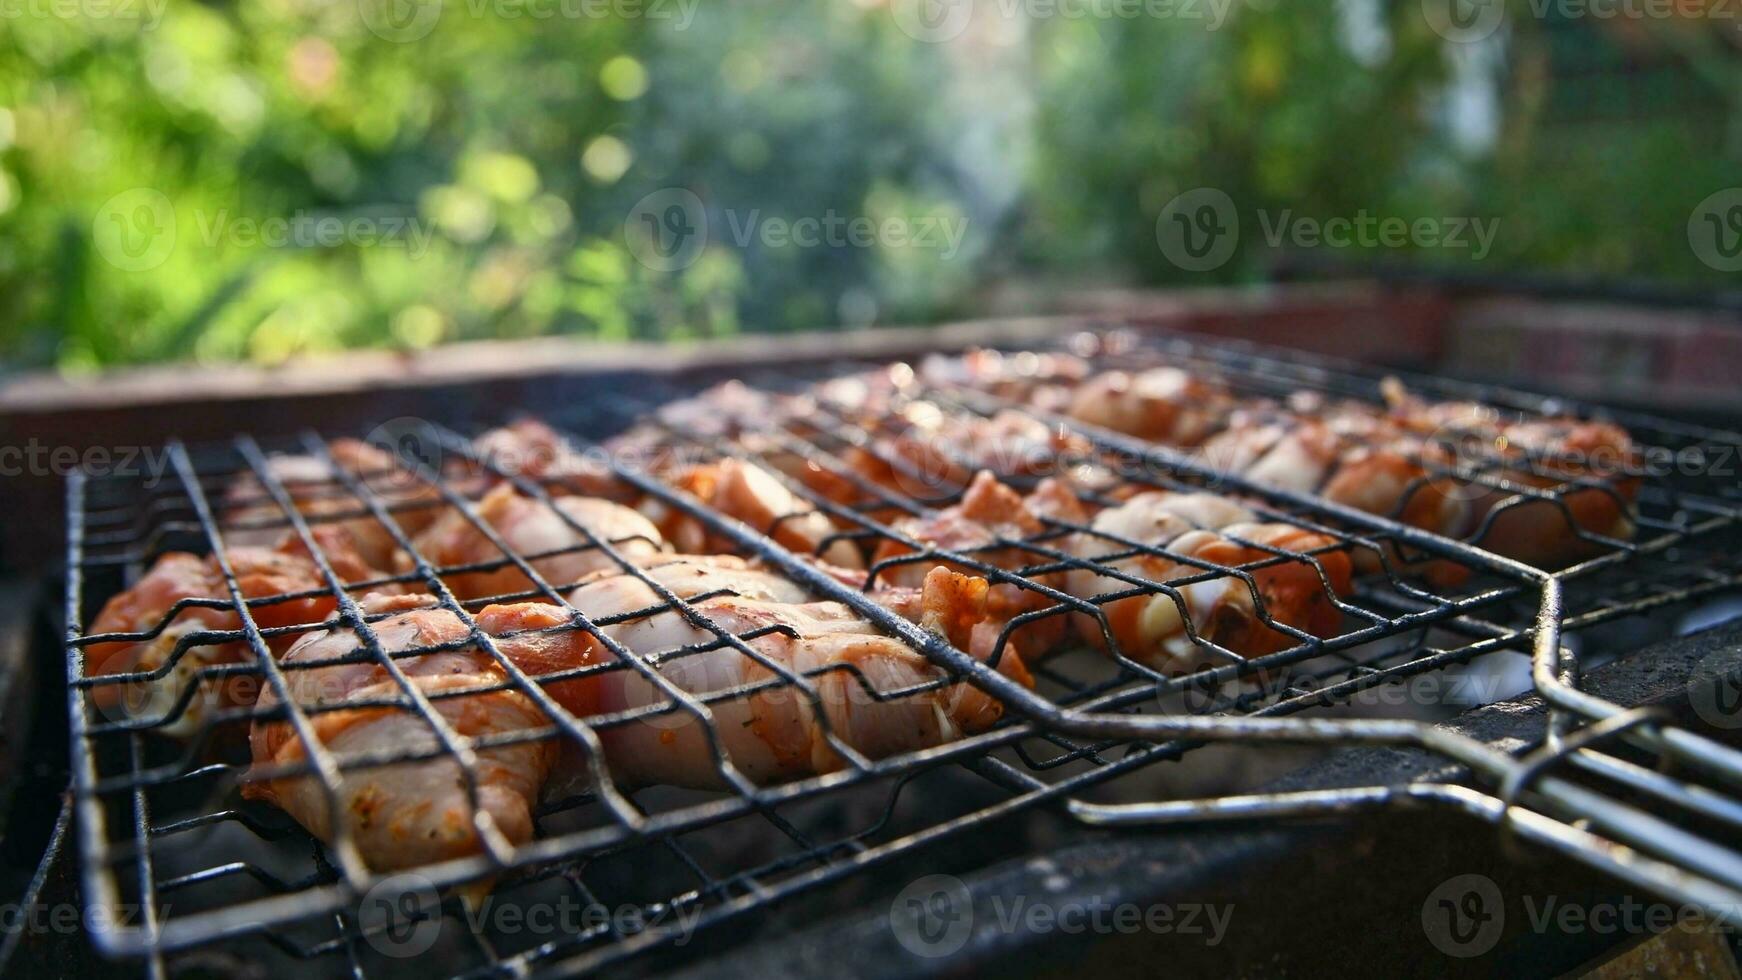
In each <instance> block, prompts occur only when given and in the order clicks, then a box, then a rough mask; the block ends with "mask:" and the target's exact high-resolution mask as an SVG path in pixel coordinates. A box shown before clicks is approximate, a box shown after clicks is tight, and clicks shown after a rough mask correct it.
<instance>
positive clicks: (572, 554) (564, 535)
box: [395, 484, 665, 599]
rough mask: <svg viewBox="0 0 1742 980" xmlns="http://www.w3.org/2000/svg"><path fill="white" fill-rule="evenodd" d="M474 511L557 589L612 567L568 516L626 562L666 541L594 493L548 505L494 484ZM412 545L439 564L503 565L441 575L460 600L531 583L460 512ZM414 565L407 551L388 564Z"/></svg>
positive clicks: (517, 589) (658, 548)
mask: <svg viewBox="0 0 1742 980" xmlns="http://www.w3.org/2000/svg"><path fill="white" fill-rule="evenodd" d="M476 510H477V516H478V518H479V519H480V520H482V521H483V522H484V523H485V524H487V525H488V526H489V527H490V528H491V529H492V530H494V531H495V532H496V534H497V535H499V536H500V537H501V538H502V540H503V542H504V543H506V544H507V545H508V547H509V548H510V549H512V550H513V552H514V553H515V554H516V555H519V556H520V557H522V558H526V559H529V561H530V564H531V565H532V567H533V569H534V570H535V571H537V572H538V573H539V575H541V576H543V578H544V580H545V581H546V582H549V583H550V584H551V586H552V587H554V588H559V589H560V588H567V587H569V586H570V585H572V584H573V583H575V582H578V581H580V580H581V579H582V578H584V577H585V576H587V575H589V574H592V573H593V572H597V571H601V570H604V569H612V570H615V569H617V568H618V565H617V563H616V562H615V561H614V560H613V559H612V558H611V556H610V555H609V554H607V553H606V551H605V550H604V549H603V548H600V547H595V546H593V545H592V544H591V542H589V541H588V539H587V536H586V534H583V533H582V532H581V531H580V530H578V529H577V528H576V527H574V526H573V525H571V524H570V523H569V522H570V521H573V522H574V524H578V525H580V527H581V528H585V529H586V531H587V532H588V533H590V534H591V535H592V536H593V538H594V540H596V541H599V542H605V543H609V544H610V545H612V547H614V548H616V549H617V551H618V552H620V553H621V554H622V555H623V557H624V558H626V559H628V560H630V561H641V560H645V559H647V558H651V557H653V556H655V555H658V554H659V553H660V551H661V550H663V548H664V544H665V538H664V537H663V536H662V535H661V534H660V533H659V529H658V528H656V527H654V526H653V524H652V523H650V522H649V521H648V520H647V518H645V517H643V516H642V515H641V514H639V513H637V512H636V511H635V510H633V509H631V508H629V507H625V506H623V505H622V504H616V503H612V502H611V501H608V500H601V499H599V498H597V497H558V498H556V499H555V500H554V501H552V502H551V503H548V504H547V503H545V502H544V501H542V500H535V499H533V498H531V497H526V496H522V495H521V494H519V493H518V492H516V491H515V489H514V488H513V487H511V486H509V485H507V484H501V485H498V486H497V487H495V488H494V489H492V490H491V491H490V492H489V493H487V494H485V495H484V498H483V499H482V500H480V501H478V504H477V507H476ZM559 512H560V513H559ZM565 517H566V518H567V519H566V520H565ZM412 544H413V546H414V547H415V548H416V549H417V551H418V553H419V554H421V555H422V556H423V557H424V558H425V559H427V560H428V561H430V562H431V563H433V564H435V565H436V566H437V567H438V569H439V568H454V567H459V566H465V565H473V564H479V563H487V562H500V563H502V564H501V565H500V567H497V568H491V569H486V570H480V571H468V572H453V573H448V574H444V575H443V581H444V582H446V583H447V586H448V588H450V589H452V590H453V592H454V594H455V595H457V596H459V597H460V598H462V599H477V598H483V597H486V596H500V595H509V594H513V593H520V592H529V591H532V589H533V583H532V580H531V579H529V578H528V577H527V576H526V575H525V574H524V573H523V572H521V570H520V568H519V567H518V566H516V565H515V564H513V563H512V562H510V561H509V560H508V556H507V555H505V554H503V553H502V551H501V549H499V548H497V547H496V545H495V544H494V543H492V542H491V541H490V539H489V538H488V537H486V536H485V534H484V532H483V530H482V529H481V528H479V527H478V525H477V524H475V523H473V521H472V519H471V518H470V517H468V516H467V515H466V514H465V513H463V512H461V511H458V510H454V511H449V512H448V513H445V514H443V515H442V516H441V518H440V519H439V520H437V521H436V522H435V523H434V524H433V525H431V526H430V527H429V528H428V529H427V530H425V531H424V532H423V533H422V534H420V535H418V536H417V538H416V540H414V541H413V542H412ZM553 552H556V553H555V554H553ZM414 564H415V563H414V561H413V560H412V557H411V556H410V555H408V554H404V553H401V554H399V555H397V556H396V557H395V566H396V567H397V568H398V569H399V570H401V571H408V570H410V569H411V568H412V567H414Z"/></svg>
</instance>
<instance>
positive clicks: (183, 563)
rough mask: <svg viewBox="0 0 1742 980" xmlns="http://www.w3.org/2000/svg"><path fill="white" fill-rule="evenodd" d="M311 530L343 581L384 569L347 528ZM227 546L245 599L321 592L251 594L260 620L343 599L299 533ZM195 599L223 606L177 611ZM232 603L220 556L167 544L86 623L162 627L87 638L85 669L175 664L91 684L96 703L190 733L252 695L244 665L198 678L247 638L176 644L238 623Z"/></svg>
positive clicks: (253, 683)
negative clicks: (140, 676) (223, 675)
mask: <svg viewBox="0 0 1742 980" xmlns="http://www.w3.org/2000/svg"><path fill="white" fill-rule="evenodd" d="M313 537H314V538H315V544H316V545H317V547H319V548H320V550H321V552H322V554H323V555H324V556H325V557H326V559H327V561H328V562H329V564H330V566H331V567H332V569H333V571H334V572H335V574H337V575H338V577H339V579H340V581H342V582H348V583H349V582H365V581H369V580H371V579H375V578H379V577H382V573H380V572H377V571H375V570H374V569H372V568H370V567H369V566H368V565H367V564H366V563H365V562H364V561H363V560H362V558H361V557H359V556H358V555H357V554H356V552H355V550H354V549H353V548H352V544H353V541H352V538H351V536H350V535H348V534H347V533H345V532H344V531H343V530H342V529H340V528H338V527H335V526H332V525H322V526H319V527H316V528H314V529H313ZM226 555H227V556H228V558H229V561H230V567H231V569H232V570H233V571H234V572H235V575H236V584H237V586H238V588H239V589H240V590H241V593H242V596H243V598H245V599H248V600H270V599H274V598H275V597H278V596H290V595H298V594H299V593H316V594H313V595H301V596H299V597H298V598H293V599H283V600H279V601H266V602H250V605H249V614H250V615H251V616H252V617H253V619H254V621H255V623H256V624H257V625H258V626H260V627H261V628H262V629H271V628H275V627H294V626H300V625H308V624H313V623H319V622H321V621H322V620H323V619H325V618H326V617H327V614H329V613H331V612H332V611H333V609H334V608H335V607H336V606H337V605H338V602H337V600H336V599H335V598H334V597H333V596H332V595H331V594H330V593H327V592H325V591H324V590H326V587H327V583H326V579H325V578H324V577H323V576H322V575H321V572H320V569H319V568H318V567H317V566H316V564H315V562H314V561H313V560H311V559H310V557H309V555H308V552H307V550H306V549H305V548H303V546H302V542H301V541H300V540H299V539H292V540H290V541H287V542H285V543H284V544H282V545H281V546H280V547H279V548H276V549H268V548H254V547H235V548H228V549H226ZM381 588H382V590H383V591H389V592H390V591H394V590H396V588H397V587H396V586H385V585H384V586H381ZM189 599H211V600H219V601H221V602H223V603H224V605H223V606H222V607H219V608H214V607H212V606H209V605H189V606H184V607H183V608H182V609H181V610H180V611H177V612H175V613H174V614H173V617H172V616H171V611H172V610H173V609H174V607H175V605H176V604H177V603H178V602H182V601H184V600H189ZM230 602H231V596H230V590H229V587H228V586H227V585H226V584H225V581H224V574H223V570H222V569H221V568H220V566H219V564H218V561H217V559H216V558H214V557H210V556H208V557H200V556H198V555H192V554H188V553H186V552H170V553H169V554H166V555H164V556H162V557H161V558H159V559H158V560H157V562H156V564H154V565H153V566H152V567H151V570H150V571H149V572H147V573H146V574H145V575H144V577H142V578H141V579H140V580H139V581H138V582H136V583H134V585H133V586H132V587H131V588H129V589H127V590H126V591H124V592H121V593H120V594H119V595H116V596H115V597H113V598H111V599H110V600H109V601H108V603H106V604H105V605H104V606H103V609H102V611H100V612H99V613H98V614H97V617H96V619H95V620H93V621H92V623H91V627H90V629H89V630H88V631H87V633H88V634H90V635H94V634H98V633H144V632H149V631H152V630H156V631H157V633H156V635H155V636H151V637H147V638H145V639H141V640H115V641H110V642H106V643H94V644H91V645H90V646H89V647H87V648H86V650H85V674H86V676H89V677H101V676H110V675H115V674H134V673H151V672H154V671H157V670H160V669H163V668H164V667H165V665H166V664H171V662H172V660H173V664H172V665H171V666H170V667H169V669H168V672H167V673H165V674H164V675H163V676H162V677H159V678H156V679H151V680H135V681H128V682H125V683H118V684H110V685H102V686H98V687H95V688H93V689H92V691H91V696H92V699H93V701H94V702H95V703H96V705H97V707H98V708H99V710H102V711H104V712H105V713H108V714H111V715H113V716H116V717H131V718H164V719H166V721H165V723H164V724H163V725H161V726H160V727H157V728H153V729H152V731H154V732H156V733H158V734H161V735H167V736H170V737H173V738H188V737H191V736H192V735H193V734H194V733H196V732H197V731H199V729H200V726H201V724H202V722H204V720H205V719H206V717H207V716H208V715H209V714H210V713H211V712H212V711H215V710H218V709H221V708H224V707H227V706H233V705H247V704H252V703H253V701H254V695H255V693H256V691H257V690H258V687H259V678H258V677H254V676H249V675H240V674H239V675H233V676H231V677H229V678H227V679H224V680H222V681H220V680H211V679H208V680H205V681H201V680H199V674H200V670H201V669H202V668H205V667H209V666H214V665H218V664H231V663H246V662H247V661H248V660H249V659H250V658H251V656H252V654H251V653H250V651H249V647H248V644H247V642H246V641H245V640H231V641H227V642H221V643H208V644H200V645H197V646H190V647H188V648H187V649H186V650H185V651H184V652H183V653H182V654H181V656H180V657H176V656H175V649H176V647H177V646H178V645H180V644H182V643H184V642H191V641H189V640H188V639H187V638H188V637H189V636H190V635H191V634H194V633H202V632H228V631H235V630H240V629H241V628H242V618H241V616H239V615H237V613H236V611H235V609H234V608H233V607H232V606H231V605H230ZM297 638H298V634H294V633H292V634H281V635H277V636H272V637H268V638H267V644H268V646H269V647H272V648H274V649H283V648H285V647H288V646H289V645H290V644H292V643H294V642H295V641H296V640H297ZM196 684H197V685H198V689H197V690H196V691H194V692H193V694H192V695H191V697H189V699H188V701H187V704H186V705H185V706H182V707H181V708H180V710H179V711H177V704H178V702H179V701H180V700H181V698H182V697H183V696H184V695H186V694H187V692H188V688H189V687H190V686H193V685H196ZM172 713H173V716H172Z"/></svg>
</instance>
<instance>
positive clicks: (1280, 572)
mask: <svg viewBox="0 0 1742 980" xmlns="http://www.w3.org/2000/svg"><path fill="white" fill-rule="evenodd" d="M1236 539H1237V540H1236ZM1241 542H1247V543H1244V544H1243V543H1241ZM1334 543H1335V541H1334V539H1332V538H1330V537H1329V536H1326V535H1323V534H1318V533H1316V532H1312V531H1308V530H1306V529H1304V528H1297V527H1295V526H1293V525H1290V524H1277V523H1258V522H1257V521H1256V518H1255V517H1254V516H1253V515H1252V514H1251V512H1249V511H1247V510H1245V509H1244V508H1242V507H1240V506H1238V505H1236V504H1234V503H1232V502H1231V501H1228V500H1226V499H1225V498H1221V497H1217V496H1214V495H1211V494H1178V493H1169V492H1165V491H1154V492H1147V493H1142V494H1139V495H1137V496H1135V497H1133V498H1131V499H1130V500H1129V501H1127V502H1125V503H1124V504H1122V505H1120V506H1118V507H1114V508H1110V509H1108V510H1105V511H1102V512H1101V513H1100V514H1099V515H1097V516H1096V518H1095V521H1094V523H1093V525H1092V526H1091V531H1089V532H1082V533H1079V534H1078V535H1076V539H1075V541H1074V543H1073V545H1072V547H1073V550H1074V551H1075V553H1076V554H1077V555H1078V556H1079V557H1082V558H1085V559H1088V560H1091V561H1095V562H1097V564H1100V565H1102V566H1103V567H1105V568H1106V569H1109V570H1112V571H1118V572H1123V573H1125V574H1126V575H1129V576H1131V577H1132V578H1133V579H1136V580H1138V581H1141V582H1145V583H1153V584H1168V583H1171V582H1177V581H1181V580H1185V579H1192V578H1199V577H1202V576H1205V575H1206V574H1207V575H1211V576H1213V577H1209V578H1204V579H1203V580H1202V581H1193V582H1189V583H1188V584H1183V585H1179V586H1178V587H1177V589H1176V591H1177V592H1178V594H1179V597H1180V599H1179V601H1177V602H1176V601H1175V599H1174V598H1173V597H1172V596H1170V595H1167V594H1166V593H1144V594H1139V595H1131V596H1125V597H1123V598H1119V599H1114V600H1112V601H1110V602H1106V603H1105V604H1104V606H1103V614H1104V616H1105V618H1106V620H1107V626H1108V629H1109V630H1110V631H1111V633H1112V638H1113V640H1114V642H1116V643H1117V644H1118V646H1119V650H1120V652H1122V653H1123V654H1124V655H1125V656H1126V657H1129V658H1130V659H1132V660H1134V661H1136V662H1138V663H1142V664H1147V665H1149V666H1152V667H1157V668H1161V667H1167V668H1174V669H1178V670H1180V671H1190V670H1193V669H1195V668H1197V667H1199V666H1201V665H1204V664H1207V663H1209V662H1210V660H1209V658H1208V656H1207V655H1206V653H1205V651H1204V649H1203V648H1202V647H1201V646H1199V645H1198V644H1196V643H1194V642H1193V641H1192V639H1191V636H1190V635H1189V634H1188V632H1187V629H1186V621H1187V619H1188V618H1189V620H1190V623H1191V627H1192V630H1193V631H1195V632H1196V634H1197V635H1198V637H1200V638H1202V639H1204V640H1208V641H1212V642H1214V643H1216V644H1218V645H1220V646H1222V647H1224V648H1226V649H1228V650H1231V651H1233V652H1234V653H1236V654H1238V655H1241V656H1246V657H1253V656H1261V655H1263V654H1266V653H1272V652H1275V651H1277V650H1282V649H1286V648H1287V647H1290V646H1293V645H1295V643H1297V642H1298V641H1297V640H1296V639H1295V638H1294V637H1292V636H1290V635H1288V634H1286V633H1284V632H1281V631H1279V630H1276V629H1273V628H1271V627H1270V626H1268V625H1266V624H1265V623H1264V622H1263V619H1262V617H1260V616H1259V615H1258V610H1257V607H1256V604H1255V603H1254V602H1253V596H1252V589H1250V588H1248V587H1247V585H1246V583H1245V582H1244V581H1242V580H1241V579H1240V578H1238V577H1235V576H1230V575H1219V576H1217V575H1215V572H1214V570H1213V569H1209V568H1205V567H1204V566H1202V565H1196V564H1193V562H1192V560H1193V559H1195V560H1196V561H1198V562H1203V563H1207V564H1209V565H1212V566H1217V567H1231V566H1239V565H1244V564H1248V563H1253V562H1258V561H1263V560H1265V559H1267V558H1272V557H1273V556H1274V554H1273V553H1272V552H1270V551H1267V550H1265V546H1268V547H1271V548H1277V549H1281V550H1283V551H1287V552H1294V553H1302V552H1308V551H1312V550H1314V549H1317V548H1324V547H1328V546H1330V545H1332V544H1334ZM1134 545H1136V546H1144V547H1148V548H1153V549H1156V553H1150V552H1142V553H1138V554H1135V555H1126V553H1127V552H1130V551H1132V550H1134V547H1133V546H1134ZM1117 556H1123V557H1117ZM1314 557H1315V558H1316V560H1317V562H1318V564H1319V566H1320V567H1321V568H1323V569H1324V574H1325V579H1327V580H1328V581H1329V583H1330V592H1329V593H1327V591H1326V589H1325V584H1324V582H1323V581H1321V580H1320V578H1319V573H1318V572H1317V571H1315V570H1314V568H1313V567H1312V565H1311V564H1308V563H1305V562H1302V561H1284V562H1280V563H1278V564H1273V565H1269V566H1266V567H1264V568H1258V569H1253V570H1252V571H1251V575H1252V578H1253V580H1254V583H1255V585H1256V586H1257V589H1258V594H1259V597H1260V598H1262V599H1263V602H1264V610H1265V612H1266V613H1267V614H1268V615H1269V617H1270V619H1271V621H1272V622H1276V623H1281V624H1285V625H1288V626H1291V627H1294V628H1296V629H1299V630H1303V631H1305V632H1307V633H1310V634H1312V635H1314V636H1321V637H1328V636H1333V635H1335V633H1336V630H1337V628H1338V627H1339V625H1340V624H1341V622H1342V615H1341V613H1340V612H1339V611H1338V609H1337V607H1336V605H1335V604H1334V602H1332V599H1333V596H1334V595H1342V594H1345V593H1347V592H1348V591H1349V589H1350V576H1351V569H1350V561H1349V558H1348V556H1347V555H1346V554H1345V553H1343V552H1341V551H1330V552H1324V553H1322V554H1318V555H1316V556H1314ZM1067 582H1068V587H1069V591H1070V593H1071V594H1072V595H1074V596H1077V597H1078V598H1082V599H1091V600H1093V599H1097V598H1100V597H1104V596H1108V595H1115V594H1119V593H1124V592H1128V591H1131V590H1133V589H1136V588H1141V586H1139V585H1137V584H1136V583H1135V582H1127V581H1125V580H1124V579H1121V578H1119V577H1117V576H1114V575H1109V574H1100V573H1097V572H1096V571H1095V570H1092V569H1073V570H1072V571H1071V572H1070V573H1069V575H1068V577H1067ZM1182 605H1183V609H1182ZM1078 626H1079V628H1080V630H1081V631H1082V633H1083V635H1084V637H1085V638H1086V639H1087V640H1089V642H1091V643H1095V644H1104V643H1105V638H1104V637H1103V636H1102V633H1101V628H1100V624H1099V623H1098V622H1097V621H1096V620H1094V619H1093V618H1092V617H1088V616H1080V617H1078Z"/></svg>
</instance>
